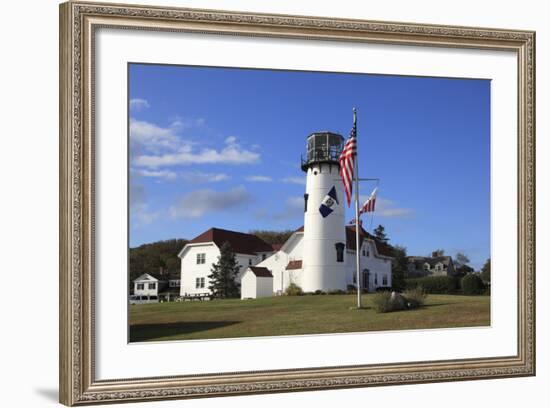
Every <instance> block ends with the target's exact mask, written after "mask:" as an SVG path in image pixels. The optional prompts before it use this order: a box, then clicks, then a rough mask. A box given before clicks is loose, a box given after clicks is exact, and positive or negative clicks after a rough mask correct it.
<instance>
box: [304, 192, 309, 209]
mask: <svg viewBox="0 0 550 408" xmlns="http://www.w3.org/2000/svg"><path fill="white" fill-rule="evenodd" d="M308 198H309V194H304V212H307V199H308Z"/></svg>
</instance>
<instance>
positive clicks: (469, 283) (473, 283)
mask: <svg viewBox="0 0 550 408" xmlns="http://www.w3.org/2000/svg"><path fill="white" fill-rule="evenodd" d="M460 285H461V286H462V293H464V294H465V295H481V294H482V293H483V291H484V290H485V285H484V284H483V281H482V280H481V278H480V277H479V276H478V274H477V273H469V274H468V275H466V276H465V277H463V278H462V280H461V281H460Z"/></svg>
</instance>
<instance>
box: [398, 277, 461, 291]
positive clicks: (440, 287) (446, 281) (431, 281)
mask: <svg viewBox="0 0 550 408" xmlns="http://www.w3.org/2000/svg"><path fill="white" fill-rule="evenodd" d="M419 286H420V287H422V289H424V292H425V293H432V294H456V293H460V291H461V288H460V280H459V279H458V278H454V277H451V276H425V277H422V278H413V279H405V288H406V289H415V288H417V287H419Z"/></svg>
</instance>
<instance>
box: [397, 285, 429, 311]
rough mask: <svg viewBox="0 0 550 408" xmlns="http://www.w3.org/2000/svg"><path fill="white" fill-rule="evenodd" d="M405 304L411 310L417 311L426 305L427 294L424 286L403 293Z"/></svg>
mask: <svg viewBox="0 0 550 408" xmlns="http://www.w3.org/2000/svg"><path fill="white" fill-rule="evenodd" d="M403 297H404V298H405V302H406V303H407V307H408V308H409V309H416V308H417V307H420V306H422V305H423V304H424V301H425V300H426V297H427V294H426V292H424V289H423V288H422V286H417V287H416V288H414V289H408V290H406V291H405V292H404V293H403Z"/></svg>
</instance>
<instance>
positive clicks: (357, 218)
mask: <svg viewBox="0 0 550 408" xmlns="http://www.w3.org/2000/svg"><path fill="white" fill-rule="evenodd" d="M353 128H354V129H355V140H356V142H355V160H354V167H355V168H354V175H355V267H356V275H357V276H356V280H357V308H358V309H361V279H360V277H361V276H360V258H359V255H360V254H359V251H360V250H361V248H360V242H359V163H358V162H359V160H358V159H359V155H358V150H357V147H358V146H357V145H358V144H359V143H358V138H357V109H355V108H353Z"/></svg>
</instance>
